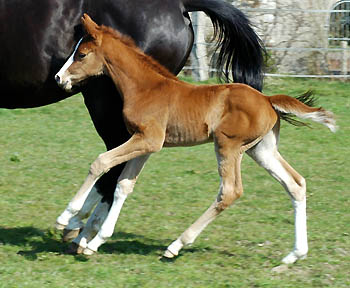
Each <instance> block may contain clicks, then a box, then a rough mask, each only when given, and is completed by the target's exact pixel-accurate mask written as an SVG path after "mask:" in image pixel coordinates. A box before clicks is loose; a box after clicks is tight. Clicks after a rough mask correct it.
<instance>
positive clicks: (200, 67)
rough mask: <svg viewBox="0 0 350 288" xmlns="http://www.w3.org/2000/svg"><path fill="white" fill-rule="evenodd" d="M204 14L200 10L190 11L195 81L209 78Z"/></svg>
mask: <svg viewBox="0 0 350 288" xmlns="http://www.w3.org/2000/svg"><path fill="white" fill-rule="evenodd" d="M205 17H206V16H205V15H204V14H203V13H201V12H193V13H192V23H193V30H194V44H193V48H192V52H191V62H192V67H194V69H193V70H192V76H193V78H194V79H195V80H197V81H204V80H207V79H208V78H209V73H208V70H209V67H208V66H209V65H208V59H207V49H206V48H207V47H206V44H205Z"/></svg>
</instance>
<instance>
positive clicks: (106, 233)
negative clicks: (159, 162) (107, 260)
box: [84, 155, 149, 255]
mask: <svg viewBox="0 0 350 288" xmlns="http://www.w3.org/2000/svg"><path fill="white" fill-rule="evenodd" d="M148 157H149V155H143V156H139V157H137V158H134V159H132V160H130V161H129V162H127V163H126V165H125V167H124V169H123V171H122V173H121V175H120V176H119V179H118V184H117V188H116V190H115V192H114V200H113V204H112V207H111V209H110V210H109V212H108V215H107V217H106V219H105V221H104V222H103V224H102V226H101V228H100V230H99V231H98V233H97V235H96V236H95V237H94V238H93V239H92V240H91V241H90V242H88V244H87V248H86V249H85V250H84V254H86V255H91V254H93V253H94V252H96V251H97V249H98V247H100V246H101V245H102V244H103V243H105V242H106V240H107V239H108V238H110V237H111V236H112V234H113V232H114V227H115V224H116V222H117V220H118V217H119V214H120V211H121V209H122V207H123V204H124V202H125V200H126V198H127V196H128V195H129V194H130V193H131V192H132V191H133V189H134V186H135V183H136V180H137V177H138V175H139V174H140V173H141V170H142V168H143V166H144V164H145V163H146V161H147V159H148Z"/></svg>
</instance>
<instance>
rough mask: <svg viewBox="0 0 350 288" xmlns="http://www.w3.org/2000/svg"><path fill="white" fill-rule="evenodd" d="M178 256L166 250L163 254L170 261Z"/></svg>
mask: <svg viewBox="0 0 350 288" xmlns="http://www.w3.org/2000/svg"><path fill="white" fill-rule="evenodd" d="M176 256H177V255H175V254H173V253H171V252H170V251H169V250H166V251H165V252H164V254H163V257H165V258H168V259H173V258H174V257H176Z"/></svg>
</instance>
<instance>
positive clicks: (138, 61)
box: [103, 37, 177, 103]
mask: <svg viewBox="0 0 350 288" xmlns="http://www.w3.org/2000/svg"><path fill="white" fill-rule="evenodd" d="M105 43H106V44H105V45H104V47H103V50H104V57H105V62H106V67H107V71H108V74H109V76H110V77H111V78H112V79H113V81H114V83H115V84H116V86H117V87H118V89H119V90H120V92H121V94H122V97H123V101H124V103H125V101H127V99H126V98H127V97H128V98H129V97H137V95H138V94H139V93H140V91H145V90H149V89H152V88H154V87H155V86H157V85H159V83H160V82H162V81H166V80H167V79H173V80H177V78H176V77H175V76H174V75H172V74H171V73H170V72H168V71H167V70H166V69H165V68H164V67H162V66H160V64H157V63H156V62H155V61H154V60H153V59H151V58H150V57H149V56H146V55H145V54H144V53H143V52H141V50H139V49H138V48H137V47H130V46H129V45H128V44H127V43H124V42H123V41H122V40H120V39H116V38H113V37H111V38H110V39H108V41H106V42H105Z"/></svg>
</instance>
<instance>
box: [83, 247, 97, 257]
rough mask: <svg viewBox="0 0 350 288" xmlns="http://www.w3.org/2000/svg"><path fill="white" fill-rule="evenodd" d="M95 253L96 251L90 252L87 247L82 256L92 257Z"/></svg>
mask: <svg viewBox="0 0 350 288" xmlns="http://www.w3.org/2000/svg"><path fill="white" fill-rule="evenodd" d="M95 253H96V251H94V250H91V249H89V248H88V247H86V248H85V249H84V250H83V254H84V255H86V256H91V255H94V254H95Z"/></svg>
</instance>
